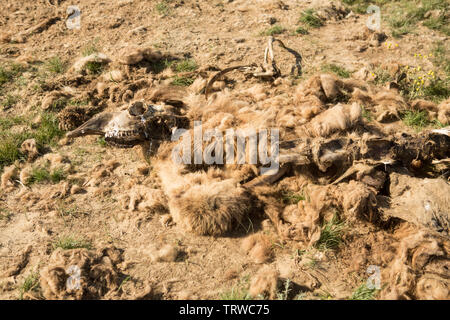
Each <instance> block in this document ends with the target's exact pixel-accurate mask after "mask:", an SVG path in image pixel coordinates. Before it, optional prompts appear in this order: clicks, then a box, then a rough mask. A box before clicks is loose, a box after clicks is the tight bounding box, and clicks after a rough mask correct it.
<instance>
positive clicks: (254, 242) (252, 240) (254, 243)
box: [241, 234, 272, 263]
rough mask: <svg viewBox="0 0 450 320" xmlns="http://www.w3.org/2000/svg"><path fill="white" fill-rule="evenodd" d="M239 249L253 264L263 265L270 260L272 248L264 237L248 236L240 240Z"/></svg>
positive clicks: (259, 235)
mask: <svg viewBox="0 0 450 320" xmlns="http://www.w3.org/2000/svg"><path fill="white" fill-rule="evenodd" d="M241 247H242V249H243V250H244V251H245V252H246V253H247V254H248V255H249V256H250V258H251V259H252V261H253V262H255V263H265V262H267V261H269V260H270V259H271V258H272V246H271V243H270V240H269V238H268V237H267V236H266V235H263V234H253V235H251V236H248V237H247V238H245V239H244V240H242V245H241Z"/></svg>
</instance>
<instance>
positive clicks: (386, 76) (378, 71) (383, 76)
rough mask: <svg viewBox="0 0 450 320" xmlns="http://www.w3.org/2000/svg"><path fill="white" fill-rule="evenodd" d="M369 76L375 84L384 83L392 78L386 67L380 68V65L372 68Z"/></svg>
mask: <svg viewBox="0 0 450 320" xmlns="http://www.w3.org/2000/svg"><path fill="white" fill-rule="evenodd" d="M371 76H372V79H373V82H375V84H377V85H384V84H385V83H387V82H390V81H392V80H393V78H392V76H391V74H390V73H389V71H388V70H386V69H383V68H380V67H379V68H375V70H373V72H372V74H371Z"/></svg>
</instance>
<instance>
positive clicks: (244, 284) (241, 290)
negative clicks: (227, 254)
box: [220, 276, 252, 300]
mask: <svg viewBox="0 0 450 320" xmlns="http://www.w3.org/2000/svg"><path fill="white" fill-rule="evenodd" d="M248 287H249V278H248V276H246V277H244V278H242V279H241V280H240V281H239V283H238V284H236V285H234V286H233V287H232V288H231V289H230V290H227V291H225V292H222V293H221V294H220V299H221V300H252V297H251V296H250V294H249V292H248Z"/></svg>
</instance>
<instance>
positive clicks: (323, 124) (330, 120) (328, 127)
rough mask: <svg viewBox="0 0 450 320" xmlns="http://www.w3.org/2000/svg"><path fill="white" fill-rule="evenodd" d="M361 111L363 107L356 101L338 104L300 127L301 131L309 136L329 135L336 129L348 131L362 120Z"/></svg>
mask: <svg viewBox="0 0 450 320" xmlns="http://www.w3.org/2000/svg"><path fill="white" fill-rule="evenodd" d="M361 112H362V111H361V107H360V106H359V105H358V104H356V103H354V104H352V105H342V104H337V105H335V106H334V107H333V108H330V109H328V110H326V111H324V112H322V113H321V114H319V115H318V116H316V117H315V118H314V119H312V120H311V122H310V123H308V124H307V125H306V126H304V127H301V128H299V129H300V132H301V133H303V132H304V133H305V134H306V135H309V136H313V137H327V136H329V135H330V134H332V133H334V132H336V131H346V130H349V129H351V128H353V127H354V126H355V125H356V124H358V123H359V122H360V121H361V114H362V113H361ZM299 135H302V134H299Z"/></svg>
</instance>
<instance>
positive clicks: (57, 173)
mask: <svg viewBox="0 0 450 320" xmlns="http://www.w3.org/2000/svg"><path fill="white" fill-rule="evenodd" d="M65 178H66V175H65V173H64V171H63V170H62V169H55V170H53V171H51V172H50V171H49V170H48V169H47V168H40V167H37V168H33V170H32V171H31V176H30V179H29V180H28V184H29V185H31V184H33V183H44V182H51V183H58V182H60V181H61V180H64V179H65Z"/></svg>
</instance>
